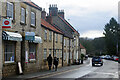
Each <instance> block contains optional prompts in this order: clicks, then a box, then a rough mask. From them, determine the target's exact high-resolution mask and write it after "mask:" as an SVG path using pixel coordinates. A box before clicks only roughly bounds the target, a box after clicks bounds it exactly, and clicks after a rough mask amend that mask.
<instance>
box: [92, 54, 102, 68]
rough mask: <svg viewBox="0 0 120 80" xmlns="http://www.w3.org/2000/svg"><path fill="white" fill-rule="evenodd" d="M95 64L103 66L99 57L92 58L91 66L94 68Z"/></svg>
mask: <svg viewBox="0 0 120 80" xmlns="http://www.w3.org/2000/svg"><path fill="white" fill-rule="evenodd" d="M96 64H100V65H101V66H102V65H103V60H102V58H101V57H99V56H98V57H93V58H92V66H95V65H96Z"/></svg>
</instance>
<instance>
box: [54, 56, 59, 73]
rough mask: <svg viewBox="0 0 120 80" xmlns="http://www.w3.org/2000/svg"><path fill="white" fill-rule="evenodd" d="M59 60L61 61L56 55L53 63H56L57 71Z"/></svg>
mask: <svg viewBox="0 0 120 80" xmlns="http://www.w3.org/2000/svg"><path fill="white" fill-rule="evenodd" d="M58 61H59V59H58V58H57V57H54V62H53V64H54V65H55V71H57V66H58Z"/></svg>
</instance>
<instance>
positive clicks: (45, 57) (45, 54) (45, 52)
mask: <svg viewBox="0 0 120 80" xmlns="http://www.w3.org/2000/svg"><path fill="white" fill-rule="evenodd" d="M43 58H44V59H47V49H44V57H43Z"/></svg>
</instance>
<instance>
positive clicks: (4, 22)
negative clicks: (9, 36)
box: [2, 19, 12, 29]
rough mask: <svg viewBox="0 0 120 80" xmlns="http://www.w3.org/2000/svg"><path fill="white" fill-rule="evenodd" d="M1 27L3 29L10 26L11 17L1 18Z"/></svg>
mask: <svg viewBox="0 0 120 80" xmlns="http://www.w3.org/2000/svg"><path fill="white" fill-rule="evenodd" d="M2 28H4V29H8V28H12V25H11V19H3V23H2Z"/></svg>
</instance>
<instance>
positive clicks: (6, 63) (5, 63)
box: [3, 61, 16, 66]
mask: <svg viewBox="0 0 120 80" xmlns="http://www.w3.org/2000/svg"><path fill="white" fill-rule="evenodd" d="M3 65H4V66H10V65H16V62H12V61H7V62H4V64H3Z"/></svg>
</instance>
